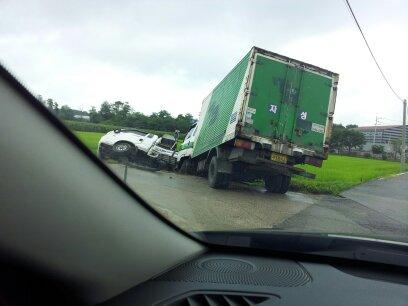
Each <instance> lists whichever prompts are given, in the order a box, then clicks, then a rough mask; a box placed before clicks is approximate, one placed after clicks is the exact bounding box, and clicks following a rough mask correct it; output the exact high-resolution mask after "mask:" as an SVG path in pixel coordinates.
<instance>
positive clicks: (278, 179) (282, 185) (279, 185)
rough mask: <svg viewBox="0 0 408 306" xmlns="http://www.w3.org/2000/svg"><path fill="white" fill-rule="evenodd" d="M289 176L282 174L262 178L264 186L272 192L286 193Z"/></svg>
mask: <svg viewBox="0 0 408 306" xmlns="http://www.w3.org/2000/svg"><path fill="white" fill-rule="evenodd" d="M290 180H291V177H290V176H287V175H283V174H278V175H270V176H266V177H265V178H264V182H265V188H266V190H267V191H269V192H273V193H282V194H284V193H286V192H287V191H288V189H289V185H290Z"/></svg>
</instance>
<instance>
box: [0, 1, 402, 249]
mask: <svg viewBox="0 0 408 306" xmlns="http://www.w3.org/2000/svg"><path fill="white" fill-rule="evenodd" d="M345 2H346V3H348V2H347V1H345ZM349 2H352V3H351V6H350V7H351V8H352V9H353V12H354V17H355V18H354V17H353V15H352V14H350V7H349V6H347V5H344V3H343V2H341V1H323V0H322V1H298V2H296V3H294V1H284V0H276V1H256V2H254V3H253V2H249V1H234V2H233V5H232V4H231V3H230V2H224V1H217V2H213V3H207V2H205V1H204V2H200V3H197V2H196V1H192V2H187V1H180V0H175V1H171V2H167V1H155V2H149V1H147V2H146V1H121V2H120V3H117V2H115V1H108V2H104V3H103V4H102V3H101V4H98V5H96V6H95V5H91V4H89V3H86V2H78V3H77V4H76V5H72V4H71V3H70V2H69V1H64V2H58V4H55V3H53V2H45V1H38V2H36V3H35V4H34V3H31V2H30V1H28V2H27V4H26V1H25V2H24V9H22V5H21V4H19V1H8V4H7V5H6V6H4V8H2V10H0V24H1V28H3V29H7V34H4V35H2V36H1V39H0V54H1V57H2V59H1V61H2V63H4V64H5V65H6V66H7V67H9V68H10V70H11V71H13V73H15V75H16V76H17V77H18V78H19V79H21V81H22V82H23V83H24V84H25V86H27V87H28V88H29V89H30V91H31V92H33V93H34V94H35V95H36V97H37V98H38V101H39V103H41V104H42V105H43V106H44V107H45V108H46V109H47V110H48V111H49V112H50V113H52V114H53V115H54V117H56V118H58V119H59V120H61V122H63V123H64V124H65V125H66V126H67V127H68V128H69V129H70V130H71V131H72V132H73V133H74V134H75V135H76V136H77V137H78V138H79V139H80V140H81V141H82V142H83V143H84V144H85V145H86V146H87V147H88V148H89V150H90V151H91V152H93V154H95V155H96V156H98V157H99V158H100V159H101V160H102V161H103V162H104V163H105V164H106V165H107V166H108V167H109V168H110V169H111V170H112V171H113V172H114V173H115V174H116V175H117V176H118V177H120V178H121V179H122V180H123V181H125V182H126V183H127V184H128V186H129V187H130V188H132V189H133V190H134V191H135V192H136V193H138V194H139V195H140V197H141V198H142V199H144V200H145V201H146V203H148V204H149V205H151V206H152V207H153V208H154V209H156V210H157V211H158V212H159V213H160V214H161V215H163V216H164V217H165V218H167V219H168V220H170V221H171V222H173V223H175V224H176V225H177V226H179V227H181V228H182V229H183V230H185V231H187V232H190V233H203V232H207V231H212V232H214V231H225V232H232V231H235V232H241V231H242V232H243V231H258V230H259V231H267V232H271V233H272V232H273V233H276V232H285V233H288V234H290V235H295V236H296V235H300V234H304V233H308V234H316V235H340V234H341V235H345V236H349V237H351V236H352V237H362V238H369V237H370V238H374V239H384V240H392V241H397V242H402V241H404V242H408V173H407V172H408V167H407V162H406V155H407V153H408V151H407V148H408V147H407V143H408V128H407V125H406V123H405V124H404V123H403V122H404V120H405V122H406V119H404V118H405V116H404V115H406V111H404V107H405V106H404V105H405V104H406V102H404V101H405V99H406V98H407V96H408V93H407V90H406V87H407V85H406V83H407V81H406V71H407V70H408V60H407V59H406V54H407V52H408V46H407V43H406V42H405V39H404V38H405V37H407V34H408V18H407V16H406V12H407V10H408V3H406V2H404V1H396V2H395V1H391V2H386V1H370V2H367V1H349ZM215 3H216V4H215ZM356 22H359V26H357V25H356ZM362 33H363V34H364V38H363V36H362V35H361V34H362ZM390 33H392V35H390ZM367 46H369V47H370V49H368V48H367ZM373 57H374V58H373ZM379 68H380V70H379ZM192 127H193V128H192ZM28 132H30V131H28ZM163 135H170V136H169V137H168V138H166V139H163V138H162V139H161V141H159V139H160V138H161V137H163ZM9 136H10V137H13V135H9ZM132 136H134V137H132ZM139 136H140V137H139ZM191 137H193V138H191ZM173 138H174V139H173ZM186 140H187V141H186ZM46 144H47V140H46V139H44V144H43V145H46ZM31 145H32V144H27V150H28V151H29V148H30V146H31ZM4 149H7V145H6V144H4ZM61 175H63V174H61ZM72 192H74V191H72ZM127 226H131V225H130V224H129V225H127Z"/></svg>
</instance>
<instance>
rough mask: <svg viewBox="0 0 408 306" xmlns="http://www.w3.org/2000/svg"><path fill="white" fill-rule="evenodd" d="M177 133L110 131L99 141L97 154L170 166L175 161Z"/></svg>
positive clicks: (103, 156)
mask: <svg viewBox="0 0 408 306" xmlns="http://www.w3.org/2000/svg"><path fill="white" fill-rule="evenodd" d="M177 135H178V134H176V137H174V136H172V135H167V134H165V135H163V136H162V137H159V136H157V135H155V134H151V133H146V132H143V131H140V130H136V129H119V130H115V131H110V132H108V133H107V134H106V135H104V136H103V137H102V138H101V139H100V141H99V144H98V156H99V157H100V158H102V159H104V158H107V157H110V158H126V159H127V160H129V161H131V162H149V163H150V164H154V165H157V166H158V165H159V164H165V165H167V166H172V165H175V163H176V157H175V146H176V142H177V139H176V138H177ZM152 162H153V163H152Z"/></svg>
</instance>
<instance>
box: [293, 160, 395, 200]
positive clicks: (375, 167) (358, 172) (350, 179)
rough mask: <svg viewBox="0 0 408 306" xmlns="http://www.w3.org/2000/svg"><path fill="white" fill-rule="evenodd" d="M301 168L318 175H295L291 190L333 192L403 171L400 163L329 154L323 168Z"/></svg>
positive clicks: (306, 166)
mask: <svg viewBox="0 0 408 306" xmlns="http://www.w3.org/2000/svg"><path fill="white" fill-rule="evenodd" d="M300 167H301V168H304V169H306V170H307V171H308V172H311V173H314V174H316V178H315V179H314V180H311V179H307V178H303V177H300V176H294V177H293V178H292V185H291V189H292V190H296V191H303V192H310V193H323V194H333V195H338V194H339V193H340V192H341V191H343V190H346V189H348V188H351V187H353V186H356V185H358V184H361V183H364V182H367V181H369V180H373V179H376V178H380V177H386V176H390V175H393V174H397V173H399V172H400V163H399V162H393V161H385V160H377V159H368V158H360V157H350V156H340V155H329V158H328V159H327V160H326V161H324V162H323V166H322V167H321V168H316V167H313V166H309V165H303V166H300Z"/></svg>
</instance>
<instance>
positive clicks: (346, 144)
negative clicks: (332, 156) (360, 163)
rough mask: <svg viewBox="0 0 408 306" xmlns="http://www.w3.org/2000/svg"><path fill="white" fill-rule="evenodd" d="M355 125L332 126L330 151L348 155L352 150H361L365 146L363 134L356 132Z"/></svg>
mask: <svg viewBox="0 0 408 306" xmlns="http://www.w3.org/2000/svg"><path fill="white" fill-rule="evenodd" d="M357 127H358V126H357V125H356V124H349V125H346V126H343V125H342V124H333V130H332V134H331V139H330V150H338V151H339V152H342V151H344V150H347V151H348V153H350V152H351V150H353V149H361V147H362V146H363V145H364V144H365V138H364V134H363V133H361V132H360V131H358V130H356V129H355V128H357Z"/></svg>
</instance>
